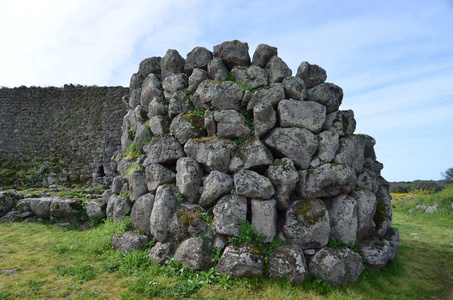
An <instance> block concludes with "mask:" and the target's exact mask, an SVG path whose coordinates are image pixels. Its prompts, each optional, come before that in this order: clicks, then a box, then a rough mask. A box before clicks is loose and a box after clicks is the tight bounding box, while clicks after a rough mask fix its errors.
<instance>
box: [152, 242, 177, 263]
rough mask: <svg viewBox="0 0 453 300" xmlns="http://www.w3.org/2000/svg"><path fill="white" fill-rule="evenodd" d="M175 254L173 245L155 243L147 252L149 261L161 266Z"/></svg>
mask: <svg viewBox="0 0 453 300" xmlns="http://www.w3.org/2000/svg"><path fill="white" fill-rule="evenodd" d="M174 253H175V246H174V245H173V243H170V242H167V243H161V242H157V243H156V245H154V247H152V248H151V250H150V251H149V254H148V257H149V259H150V260H151V261H153V262H155V263H157V264H160V265H163V264H164V263H165V261H166V260H167V259H168V258H170V257H171V256H173V254H174Z"/></svg>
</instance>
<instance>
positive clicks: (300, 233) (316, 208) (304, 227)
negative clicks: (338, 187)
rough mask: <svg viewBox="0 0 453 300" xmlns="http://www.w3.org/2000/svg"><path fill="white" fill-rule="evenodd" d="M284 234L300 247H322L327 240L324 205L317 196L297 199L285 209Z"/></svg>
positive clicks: (326, 217)
mask: <svg viewBox="0 0 453 300" xmlns="http://www.w3.org/2000/svg"><path fill="white" fill-rule="evenodd" d="M283 230H284V232H285V236H286V237H287V238H288V240H289V241H291V242H292V243H293V244H295V245H297V246H299V247H301V248H302V249H310V248H322V247H325V246H326V245H327V243H328V241H329V233H330V222H329V213H328V212H327V209H326V205H325V204H324V202H322V201H321V200H320V199H318V198H312V199H305V200H297V201H295V202H294V203H293V205H292V206H291V207H289V208H288V209H287V210H286V223H285V225H284V227H283Z"/></svg>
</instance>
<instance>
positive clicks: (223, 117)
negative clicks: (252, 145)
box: [214, 110, 252, 140]
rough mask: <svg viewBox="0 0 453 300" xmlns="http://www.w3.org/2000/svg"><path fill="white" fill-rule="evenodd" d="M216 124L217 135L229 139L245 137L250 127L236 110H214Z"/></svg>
mask: <svg viewBox="0 0 453 300" xmlns="http://www.w3.org/2000/svg"><path fill="white" fill-rule="evenodd" d="M214 120H215V121H216V124H217V135H218V136H223V137H226V138H230V139H241V140H243V139H246V138H247V137H248V136H249V135H250V133H251V131H252V130H251V129H250V127H249V126H248V125H247V121H246V120H245V118H244V116H243V115H242V114H240V113H239V112H238V111H236V110H220V111H215V112H214Z"/></svg>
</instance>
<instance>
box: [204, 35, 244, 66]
mask: <svg viewBox="0 0 453 300" xmlns="http://www.w3.org/2000/svg"><path fill="white" fill-rule="evenodd" d="M213 54H214V57H218V58H220V59H221V60H222V62H223V63H224V64H225V66H226V67H227V68H228V69H229V70H231V69H233V67H235V66H248V65H250V55H249V45H248V44H247V43H243V42H240V41H238V40H234V41H228V42H223V43H221V44H219V45H216V46H214V52H213Z"/></svg>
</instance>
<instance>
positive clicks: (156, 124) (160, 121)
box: [143, 115, 170, 151]
mask: <svg viewBox="0 0 453 300" xmlns="http://www.w3.org/2000/svg"><path fill="white" fill-rule="evenodd" d="M149 129H150V130H151V132H152V133H153V134H154V135H156V136H157V135H164V134H168V133H170V119H169V118H168V116H166V115H157V116H153V117H151V118H150V119H149ZM143 151H145V149H144V148H143Z"/></svg>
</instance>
